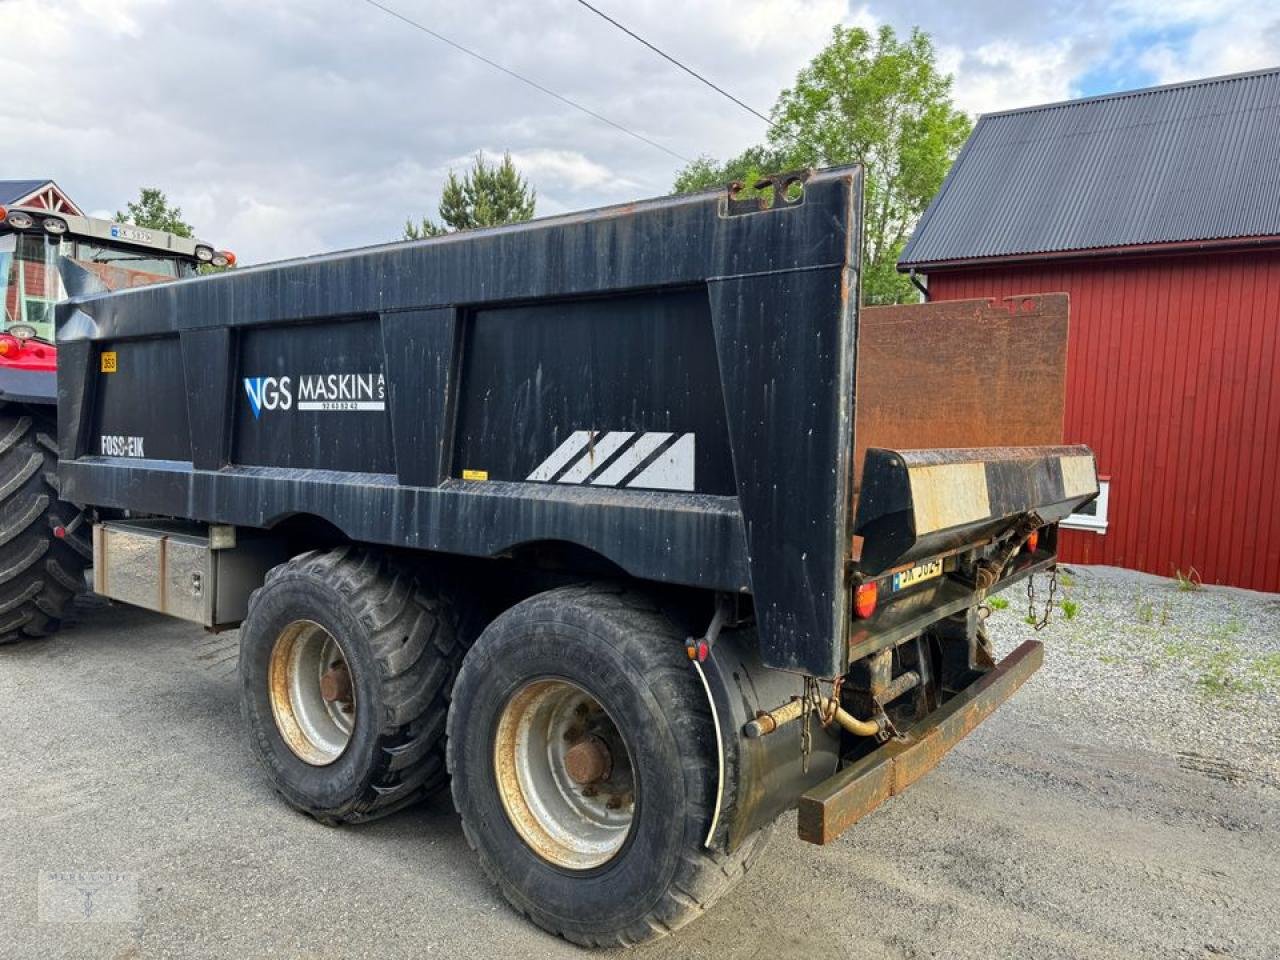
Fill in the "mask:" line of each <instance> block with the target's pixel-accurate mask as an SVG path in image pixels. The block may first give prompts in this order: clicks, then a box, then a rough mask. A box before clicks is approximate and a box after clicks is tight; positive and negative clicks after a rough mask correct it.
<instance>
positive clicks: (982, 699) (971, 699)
mask: <svg viewBox="0 0 1280 960" xmlns="http://www.w3.org/2000/svg"><path fill="white" fill-rule="evenodd" d="M1043 662H1044V645H1043V644H1041V643H1040V642H1038V641H1036V640H1028V641H1027V642H1026V643H1024V644H1023V645H1022V646H1020V647H1018V649H1016V650H1014V651H1013V653H1011V654H1009V656H1007V657H1005V658H1004V660H1002V661H1000V663H999V664H998V665H997V666H996V667H995V669H993V670H991V671H990V672H989V673H987V674H985V675H984V676H983V677H982V678H981V679H980V680H978V681H977V682H976V683H974V684H973V685H972V686H970V687H969V688H968V689H966V690H965V691H964V692H962V693H960V694H957V695H956V696H955V697H953V698H952V699H951V700H949V701H948V702H947V703H946V704H944V705H943V706H942V707H941V708H939V709H938V710H935V711H934V712H933V713H932V714H930V715H929V716H928V717H925V719H923V720H922V721H920V722H919V723H918V724H916V725H915V726H914V727H912V728H911V729H910V730H908V731H907V733H906V739H905V740H904V741H897V740H894V741H890V742H889V743H887V744H885V745H884V746H883V747H880V748H879V749H878V750H876V751H875V752H874V753H871V754H868V755H867V756H865V757H863V758H862V759H861V760H859V761H858V762H857V763H854V764H851V765H850V766H848V767H846V768H845V769H844V770H841V771H840V772H839V773H837V774H836V775H835V776H834V777H832V778H831V779H830V780H827V781H826V782H824V783H821V784H819V785H818V786H816V787H814V788H813V789H812V790H810V791H809V792H808V793H806V794H805V795H804V796H802V797H801V798H800V823H799V827H800V839H801V840H808V841H809V842H810V843H818V844H823V843H830V842H831V841H832V840H834V839H836V837H838V836H840V834H841V833H843V832H844V831H845V830H847V829H849V827H851V826H853V825H854V824H855V823H857V822H858V821H859V820H860V819H862V818H863V817H865V816H866V815H867V814H868V813H870V812H871V811H872V810H874V809H875V808H876V807H878V806H879V805H880V804H882V803H883V802H884V801H885V800H888V799H889V798H890V797H892V796H896V795H897V794H899V793H901V792H902V791H903V790H905V789H907V787H909V786H911V784H913V783H915V782H916V781H917V780H919V779H920V778H921V777H923V776H924V775H925V774H926V773H928V772H929V771H930V770H932V769H933V768H934V767H935V766H937V765H938V761H940V760H941V759H942V758H943V757H944V756H945V755H946V753H947V751H948V750H950V749H951V748H952V747H954V746H955V745H956V744H957V743H959V742H960V741H961V740H963V739H964V738H965V736H967V735H968V733H969V732H970V731H971V730H973V728H974V727H976V726H977V725H978V724H980V723H981V722H982V721H983V720H985V719H986V718H987V717H989V716H990V715H991V714H992V712H993V711H994V710H995V709H996V708H997V707H998V706H1000V704H1002V703H1004V702H1005V701H1006V700H1007V699H1009V697H1010V696H1012V695H1013V693H1014V691H1015V690H1017V689H1018V688H1019V687H1020V686H1022V684H1023V683H1024V682H1025V681H1026V679H1027V678H1028V677H1030V676H1031V675H1032V674H1033V673H1035V672H1036V671H1037V670H1039V669H1040V665H1041V664H1042V663H1043Z"/></svg>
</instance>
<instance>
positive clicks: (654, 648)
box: [448, 585, 769, 947]
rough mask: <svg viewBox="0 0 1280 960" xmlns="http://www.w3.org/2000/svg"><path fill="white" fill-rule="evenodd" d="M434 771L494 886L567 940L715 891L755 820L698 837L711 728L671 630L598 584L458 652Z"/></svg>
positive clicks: (645, 606)
mask: <svg viewBox="0 0 1280 960" xmlns="http://www.w3.org/2000/svg"><path fill="white" fill-rule="evenodd" d="M448 753H449V770H450V773H451V774H452V787H453V798H454V804H455V806H456V807H457V809H458V812H459V814H460V815H461V817H462V826H463V831H464V832H465V834H466V837H467V841H468V842H469V843H470V845H471V847H472V848H473V849H474V850H475V851H476V853H477V854H478V855H479V858H480V863H481V865H482V866H483V868H484V870H485V872H486V873H487V874H488V876H489V877H490V879H491V880H493V881H494V882H495V883H496V884H497V885H498V887H499V888H500V889H501V891H502V893H503V895H504V896H505V897H506V898H507V900H508V901H509V902H510V903H511V904H512V906H514V907H515V908H516V909H517V910H518V911H520V912H521V913H522V914H524V915H525V916H527V917H529V918H530V919H531V920H533V922H534V923H536V924H538V925H539V926H540V927H542V928H543V929H545V930H548V931H550V932H551V933H554V934H558V935H559V936H562V937H564V938H565V939H567V940H570V941H572V942H574V943H577V944H580V945H582V946H591V947H597V946H619V945H621V946H629V945H632V944H637V943H642V942H644V941H647V940H652V939H654V938H656V937H660V936H662V935H664V934H667V933H670V932H671V931H673V930H675V929H677V928H678V927H681V926H683V925H684V924H686V923H688V922H689V921H690V920H692V919H694V918H695V917H697V916H699V915H701V914H702V913H703V912H704V911H705V910H706V909H707V908H708V907H710V906H711V904H712V903H714V902H715V901H716V900H717V899H718V898H719V897H721V896H722V895H724V894H725V893H726V892H727V891H728V890H730V889H731V888H732V887H733V886H734V885H735V884H736V883H737V882H738V881H739V880H740V879H741V878H742V876H743V875H744V874H745V873H746V871H747V869H748V868H749V867H750V866H751V864H752V862H753V861H754V859H755V858H756V857H757V856H758V855H759V853H760V852H761V850H763V848H764V846H765V843H766V841H767V837H768V834H769V829H765V830H761V831H760V832H759V833H757V834H755V835H754V836H752V837H750V838H748V839H747V840H746V841H745V842H744V843H743V844H742V845H741V846H740V847H739V848H738V849H737V850H736V851H735V852H734V853H733V854H729V855H726V854H723V853H720V852H716V851H713V850H709V849H707V848H706V847H705V846H704V840H705V839H706V836H707V830H708V827H709V826H710V824H711V818H712V815H713V811H714V807H715V801H716V791H717V789H718V788H719V784H718V776H719V769H718V757H717V749H716V735H715V728H714V726H713V721H712V717H711V710H710V705H709V704H708V701H707V695H706V692H705V690H704V688H703V686H702V684H701V681H700V680H699V679H698V676H697V674H696V672H695V670H694V668H693V666H692V664H690V662H689V659H688V657H687V655H686V654H685V646H684V638H683V637H682V636H681V634H680V632H679V631H678V630H676V629H675V627H673V625H672V624H671V622H670V621H669V620H668V619H667V618H666V617H665V616H664V615H663V614H662V613H661V612H660V611H659V610H658V609H657V608H656V607H655V606H654V605H653V604H652V603H650V602H649V601H648V600H647V599H646V598H645V597H643V596H641V595H638V594H635V593H630V592H627V591H625V590H623V589H621V588H611V587H608V586H601V585H588V586H576V587H566V588H561V589H557V590H552V591H549V592H547V593H543V594H539V595H538V596H535V597H532V598H530V599H528V600H526V601H524V602H523V603H520V604H518V605H516V606H514V607H512V608H511V609H510V610H508V611H506V612H505V613H503V614H502V615H501V616H499V617H498V618H497V619H496V620H494V622H493V623H492V624H490V625H489V627H488V628H487V629H486V630H485V632H484V633H483V634H482V635H481V636H480V638H479V639H478V640H477V641H476V643H475V645H474V646H473V647H472V648H471V650H470V652H469V653H468V654H467V657H466V659H465V660H464V661H463V665H462V671H461V673H459V675H458V682H457V683H456V684H455V686H454V691H453V704H452V706H451V707H450V710H449V740H448Z"/></svg>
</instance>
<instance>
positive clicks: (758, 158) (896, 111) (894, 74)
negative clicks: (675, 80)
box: [675, 26, 971, 303]
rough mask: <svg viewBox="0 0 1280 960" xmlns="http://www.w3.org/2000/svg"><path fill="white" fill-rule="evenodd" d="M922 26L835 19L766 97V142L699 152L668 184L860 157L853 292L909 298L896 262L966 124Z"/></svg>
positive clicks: (701, 183)
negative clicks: (858, 252)
mask: <svg viewBox="0 0 1280 960" xmlns="http://www.w3.org/2000/svg"><path fill="white" fill-rule="evenodd" d="M936 60H937V58H936V54H935V51H934V49H933V41H932V40H930V38H929V36H928V34H926V33H924V32H922V31H920V30H918V29H917V30H912V31H911V36H910V37H909V38H907V39H905V40H900V39H899V38H898V36H897V35H896V34H895V33H894V31H893V28H891V27H889V26H883V27H881V28H880V29H879V30H878V31H876V33H874V34H872V33H871V32H869V31H867V30H864V29H862V28H861V27H843V26H837V27H836V28H835V29H834V31H833V32H832V37H831V41H830V42H829V43H828V44H827V46H826V47H824V48H823V49H822V50H821V51H820V52H819V53H818V55H817V56H816V57H814V58H813V60H812V61H810V63H809V65H808V66H807V67H805V68H804V69H803V70H801V71H800V73H799V74H798V75H797V77H796V80H795V84H794V85H793V86H792V87H790V88H789V89H787V90H783V91H782V93H781V94H779V96H778V100H777V102H776V103H775V104H774V107H773V112H772V114H771V119H772V122H773V126H772V127H771V128H770V130H769V134H768V142H767V143H766V144H763V145H760V146H756V147H752V148H750V149H748V150H746V151H745V152H744V153H742V154H740V155H739V156H737V157H735V158H733V159H731V160H729V161H728V162H726V163H725V164H723V165H717V164H716V162H715V161H714V160H712V159H710V158H707V157H700V158H698V159H697V160H695V161H694V162H693V163H691V164H689V165H688V166H686V167H685V168H684V169H683V170H682V171H681V172H680V174H679V176H678V177H677V179H676V183H675V188H676V190H677V191H687V190H696V189H702V188H704V187H707V186H712V185H715V184H719V183H725V182H727V181H729V180H734V179H743V180H745V181H746V182H747V183H750V182H752V180H754V178H756V177H758V176H759V175H760V174H761V173H762V172H767V171H777V170H787V169H793V168H796V167H805V166H833V165H837V164H844V163H861V164H863V166H864V168H865V171H866V180H865V197H864V211H863V213H864V216H863V263H862V295H863V300H864V301H866V302H867V303H901V302H903V301H907V300H912V299H915V292H914V290H913V289H912V287H911V284H910V281H909V280H908V279H907V278H906V277H904V276H902V275H901V274H899V273H898V272H897V270H896V263H897V260H898V256H899V255H900V254H901V252H902V248H903V246H904V245H905V244H906V241H907V237H908V235H909V233H910V231H911V229H912V227H913V226H914V225H915V223H916V221H917V220H918V219H919V218H920V215H921V214H922V213H924V210H925V208H926V207H927V206H928V205H929V201H930V200H931V199H933V196H934V194H935V193H937V191H938V188H939V187H940V186H941V185H942V180H943V178H944V177H945V176H946V173H947V170H948V169H949V168H950V166H951V162H952V160H954V159H955V155H956V153H957V152H958V151H959V149H960V147H961V145H962V144H963V143H964V141H965V139H966V138H967V137H968V136H969V131H970V129H971V125H970V121H969V118H968V117H966V116H965V115H964V114H963V113H961V112H960V111H958V110H956V109H955V108H954V107H953V106H952V103H951V76H950V75H949V74H943V73H941V72H939V70H938V67H937V62H936Z"/></svg>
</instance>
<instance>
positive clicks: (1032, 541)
mask: <svg viewBox="0 0 1280 960" xmlns="http://www.w3.org/2000/svg"><path fill="white" fill-rule="evenodd" d="M1039 546H1040V531H1039V530H1032V531H1031V536H1029V537H1027V553H1035V552H1036V548H1037V547H1039Z"/></svg>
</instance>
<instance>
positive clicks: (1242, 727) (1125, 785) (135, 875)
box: [0, 568, 1280, 960]
mask: <svg viewBox="0 0 1280 960" xmlns="http://www.w3.org/2000/svg"><path fill="white" fill-rule="evenodd" d="M1064 584H1065V585H1064V586H1063V588H1062V589H1061V590H1060V596H1065V597H1066V599H1067V600H1069V601H1070V603H1071V604H1073V607H1072V609H1073V611H1074V615H1073V617H1072V618H1071V619H1069V620H1068V619H1067V618H1066V617H1065V616H1063V615H1062V613H1061V612H1060V613H1059V614H1058V616H1057V617H1056V618H1055V619H1054V620H1053V621H1052V622H1051V624H1050V626H1049V627H1048V628H1047V629H1046V630H1044V631H1043V632H1041V633H1040V634H1039V636H1040V637H1041V638H1042V639H1044V640H1045V641H1046V645H1047V649H1048V655H1047V657H1046V662H1045V667H1044V669H1043V670H1041V672H1040V673H1039V674H1038V675H1037V676H1036V677H1035V678H1033V679H1032V680H1031V681H1030V682H1029V683H1028V684H1027V685H1026V686H1025V687H1024V688H1023V689H1022V690H1021V691H1020V692H1019V694H1018V695H1017V696H1016V697H1015V698H1014V699H1013V700H1012V701H1010V703H1008V704H1006V705H1005V707H1003V708H1002V709H1001V710H1000V711H998V712H997V713H996V715H995V716H994V717H993V718H992V719H991V720H989V721H988V722H987V723H986V724H984V725H983V726H982V727H981V728H979V730H978V731H976V732H975V733H974V734H973V735H972V736H971V737H970V738H969V739H968V740H967V741H965V742H964V743H962V744H961V745H960V747H958V748H957V749H956V750H955V751H954V752H953V753H952V754H951V756H949V757H948V758H947V759H946V760H945V761H944V762H943V764H942V765H941V766H940V767H939V768H938V769H937V770H936V771H934V772H933V773H932V774H930V775H929V776H928V777H926V778H925V779H924V780H923V781H922V782H921V783H919V784H918V785H916V786H915V787H913V788H912V789H911V790H910V791H908V792H907V793H906V794H905V795H903V796H902V797H899V798H897V799H895V800H893V801H890V802H889V803H888V804H886V805H885V806H884V807H883V808H881V809H880V810H879V811H877V812H876V813H875V814H873V815H872V816H870V817H868V818H867V819H866V820H864V821H863V822H862V823H860V824H858V825H857V826H856V827H855V828H854V829H852V830H851V831H849V832H848V833H847V834H846V835H845V836H844V837H843V838H841V840H840V841H838V842H837V843H834V844H832V845H830V846H828V847H824V848H818V847H811V846H808V845H806V844H802V843H800V842H799V841H798V840H796V839H795V820H794V817H789V818H785V819H784V820H783V821H782V823H781V824H780V825H779V828H778V830H777V832H776V834H775V836H774V839H773V842H772V844H771V845H770V847H769V849H768V850H767V851H766V852H765V854H764V855H763V857H762V858H761V861H760V863H759V866H758V867H757V868H756V870H755V871H754V872H753V873H752V874H751V875H750V876H749V877H748V879H747V880H746V881H745V882H744V883H743V884H742V886H740V887H739V888H738V890H737V891H736V892H735V893H734V894H732V895H731V896H729V897H728V898H726V899H725V900H723V901H722V902H721V903H720V905H719V906H718V907H717V908H716V909H715V910H713V911H712V912H711V913H709V914H708V915H707V916H706V917H704V918H702V919H700V920H698V921H697V922H695V923H694V924H692V925H691V926H689V927H687V928H686V929H685V930H683V931H681V933H679V934H678V935H676V936H675V937H672V938H668V939H666V940H663V941H660V942H658V943H657V944H655V945H652V946H651V947H647V948H643V949H639V950H636V951H633V952H631V953H630V954H629V956H631V957H639V958H644V960H649V958H708V960H709V958H715V960H738V958H743V960H745V958H752V960H757V958H758V960H766V958H769V960H773V958H777V957H793V956H795V957H799V956H804V957H818V956H821V957H840V958H862V957H867V958H872V957H874V958H885V957H889V958H894V957H904V958H907V957H910V958H916V957H921V958H923V957H939V958H982V960H990V958H993V957H1009V958H1019V960H1025V958H1036V960H1041V958H1050V960H1052V958H1075V957H1108V958H1125V960H1131V958H1135V957H1143V958H1146V957H1223V956H1227V957H1239V958H1257V960H1275V958H1276V957H1278V956H1280V911H1277V905H1280V802H1278V801H1280V759H1278V758H1280V723H1278V717H1280V710H1277V706H1278V705H1280V597H1277V596H1271V595H1261V594H1250V593H1245V592H1241V591H1232V590H1219V589H1205V590H1201V591H1185V592H1184V591H1180V590H1178V589H1177V587H1176V585H1174V584H1173V583H1171V582H1170V581H1167V580H1160V579H1157V578H1148V577H1143V576H1141V575H1136V574H1131V573H1124V572H1120V571H1112V570H1105V569H1101V568H1090V569H1077V570H1075V571H1074V572H1073V573H1072V574H1071V575H1070V577H1069V578H1066V579H1065V580H1064ZM1038 590H1039V591H1040V592H1041V593H1043V592H1044V583H1043V581H1041V582H1040V584H1039V585H1038ZM1007 599H1008V600H1009V601H1010V603H1009V605H1008V606H1007V607H1006V608H1004V609H998V610H994V611H993V613H992V619H991V628H992V633H993V635H994V637H995V638H996V642H997V644H998V646H999V647H1000V649H1001V651H1002V652H1003V651H1005V650H1008V649H1011V648H1012V647H1013V646H1014V645H1016V644H1017V643H1018V642H1020V641H1021V639H1023V638H1025V637H1026V636H1030V635H1031V633H1032V630H1031V628H1030V627H1029V626H1028V625H1026V624H1025V623H1024V622H1023V617H1024V616H1025V614H1026V607H1025V604H1026V596H1025V593H1024V592H1022V591H1021V590H1018V591H1015V592H1013V593H1011V595H1010V596H1009V597H1008V598H1007ZM235 642H236V640H235V635H234V634H227V635H223V636H220V637H211V636H208V635H205V634H203V633H201V632H200V630H199V629H198V628H194V627H191V626H189V625H186V624H182V623H178V622H175V621H168V620H164V619H161V618H158V617H154V616H152V615H150V614H146V613H143V612H140V611H137V610H131V609H129V608H125V607H104V606H100V605H95V606H93V607H92V608H90V609H87V610H85V611H84V616H83V622H82V623H81V624H80V625H79V626H77V627H76V628H75V629H73V630H70V631H68V632H66V633H65V634H64V635H62V636H60V637H58V638H56V639H54V640H52V641H50V642H46V643H43V644H37V645H32V646H24V647H19V648H7V649H4V650H3V651H0V689H3V692H4V694H5V695H4V697H3V701H2V702H3V706H2V707H0V729H2V730H3V731H4V743H5V747H4V750H3V752H2V753H0V957H3V958H9V957H13V958H22V960H28V958H37V957H38V958H58V957H92V958H122V960H123V958H144V957H145V958H152V957H155V958H170V957H218V958H226V957H236V958H257V957H300V958H322V957H323V958H329V957H333V958H338V957H342V958H346V957H377V958H397V957H426V956H440V957H458V958H467V960H481V958H490V957H495V958H496V957H501V958H521V957H528V958H548V957H583V956H588V955H589V954H586V953H584V952H583V951H580V950H578V949H576V948H574V947H571V946H569V945H567V944H565V943H563V942H562V941H559V940H555V939H553V938H551V937H548V936H546V935H544V934H543V933H541V932H540V931H538V930H537V929H535V928H534V927H532V926H530V925H529V924H527V923H525V922H524V921H522V920H520V919H519V918H518V917H516V916H515V915H514V914H513V913H512V912H511V911H510V910H508V909H507V907H506V906H505V904H504V903H503V902H502V900H501V899H500V897H499V896H498V895H497V894H496V892H495V891H494V889H493V888H492V887H491V886H490V885H489V884H488V883H487V882H486V881H485V880H484V878H483V877H482V875H481V873H480V870H479V867H478V866H477V864H476V863H475V861H474V860H473V859H472V857H471V855H470V853H469V852H468V850H467V848H466V844H465V842H464V841H463V838H462V835H461V830H460V828H459V826H458V822H457V819H456V817H455V816H454V815H453V813H452V810H451V809H450V808H449V805H448V803H447V801H440V802H437V803H435V804H434V805H431V806H428V807H425V808H422V809H419V810H415V811H411V812H408V813H404V814H400V815H397V816H395V817H392V818H390V819H388V820H385V821H382V822H379V823H376V824H372V825H368V826H364V827H356V828H344V829H337V830H335V829H329V828H326V827H323V826H320V825H319V824H317V823H315V822H313V821H311V820H309V819H308V818H306V817H303V816H300V815H298V814H295V813H293V812H292V811H290V810H289V809H288V808H286V807H285V806H284V805H283V804H282V803H281V802H279V801H278V800H277V799H276V798H275V797H274V795H273V794H272V792H271V790H270V788H269V787H268V786H267V785H266V782H265V780H264V779H263V777H262V776H261V775H260V773H259V772H258V770H257V769H256V768H255V766H254V764H253V761H252V760H251V758H250V757H249V753H248V750H247V749H246V747H245V745H244V744H243V743H242V734H241V729H240V719H239V710H238V706H237V698H236V685H235V677H234V671H235ZM597 955H598V956H602V957H605V956H613V955H615V954H603V953H602V954H597Z"/></svg>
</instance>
